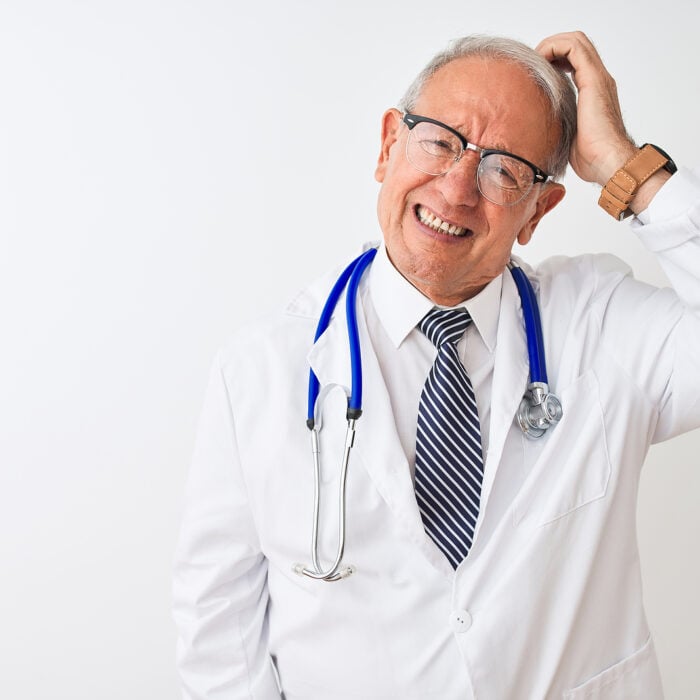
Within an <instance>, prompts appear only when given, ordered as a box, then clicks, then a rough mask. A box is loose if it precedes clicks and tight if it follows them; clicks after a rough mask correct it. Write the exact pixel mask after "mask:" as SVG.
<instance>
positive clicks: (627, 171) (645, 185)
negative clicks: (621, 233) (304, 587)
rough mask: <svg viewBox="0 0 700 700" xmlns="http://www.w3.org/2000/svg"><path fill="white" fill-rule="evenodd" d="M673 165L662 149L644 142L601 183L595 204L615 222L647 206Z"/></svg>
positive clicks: (674, 169) (670, 172) (671, 172)
mask: <svg viewBox="0 0 700 700" xmlns="http://www.w3.org/2000/svg"><path fill="white" fill-rule="evenodd" d="M674 172H676V165H675V163H674V162H673V160H671V158H670V156H669V155H668V154H667V153H666V152H665V151H663V149H661V148H659V147H658V146H654V145H652V144H646V143H645V144H644V146H642V148H639V149H635V150H634V151H633V153H632V157H631V158H629V159H628V160H627V161H626V162H625V163H624V164H623V165H621V166H620V167H619V168H618V169H617V170H616V171H615V172H614V173H613V175H612V177H610V179H609V180H607V182H606V183H605V185H604V186H603V189H602V190H601V192H600V199H599V200H598V204H599V205H600V206H601V207H602V208H603V209H605V211H606V212H608V214H610V215H611V216H612V217H613V218H615V219H617V220H618V221H622V220H623V219H624V218H626V217H627V216H629V215H630V214H632V213H635V214H636V213H638V212H640V211H642V210H643V209H646V207H647V206H648V204H649V202H650V201H651V200H652V198H653V197H654V195H655V194H656V192H657V191H658V190H659V189H660V188H661V186H662V185H663V184H664V182H665V181H666V180H667V179H668V178H669V177H670V176H671V175H672V174H673V173H674Z"/></svg>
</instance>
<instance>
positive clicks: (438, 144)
mask: <svg viewBox="0 0 700 700" xmlns="http://www.w3.org/2000/svg"><path fill="white" fill-rule="evenodd" d="M419 143H420V146H421V148H422V149H423V150H424V151H425V152H426V153H429V154H430V155H431V156H436V157H437V158H453V157H455V156H456V155H457V154H458V151H457V149H456V148H455V146H454V144H452V143H451V142H450V141H448V140H447V139H421V140H420V142H419Z"/></svg>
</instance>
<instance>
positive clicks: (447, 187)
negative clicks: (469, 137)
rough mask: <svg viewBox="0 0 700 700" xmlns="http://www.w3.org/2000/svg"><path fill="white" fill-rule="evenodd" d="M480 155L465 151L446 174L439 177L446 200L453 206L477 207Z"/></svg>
mask: <svg viewBox="0 0 700 700" xmlns="http://www.w3.org/2000/svg"><path fill="white" fill-rule="evenodd" d="M478 167H479V155H478V154H477V153H472V152H470V151H465V152H464V153H463V154H462V157H461V158H460V159H459V160H458V161H457V162H456V163H455V164H454V165H453V166H452V168H451V169H450V170H448V171H447V172H446V173H445V174H444V175H441V176H440V177H439V178H438V182H439V187H440V190H441V192H442V194H443V197H444V198H445V200H446V201H447V202H448V203H449V204H452V205H453V206H468V207H475V206H476V205H477V203H478V201H479V197H480V194H479V188H478V186H477V184H476V171H477V169H478Z"/></svg>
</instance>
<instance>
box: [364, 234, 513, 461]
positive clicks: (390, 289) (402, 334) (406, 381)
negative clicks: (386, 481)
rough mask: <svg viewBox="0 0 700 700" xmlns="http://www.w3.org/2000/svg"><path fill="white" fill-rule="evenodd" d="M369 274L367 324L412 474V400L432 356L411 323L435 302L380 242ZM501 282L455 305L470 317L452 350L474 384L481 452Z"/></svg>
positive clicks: (414, 411)
mask: <svg viewBox="0 0 700 700" xmlns="http://www.w3.org/2000/svg"><path fill="white" fill-rule="evenodd" d="M369 276H370V279H369V289H370V293H369V294H368V301H367V308H366V320H367V327H368V330H369V334H370V336H371V338H372V343H373V344H374V346H375V348H376V351H377V357H378V360H379V365H380V367H381V371H382V375H383V377H384V380H385V382H386V387H387V390H388V392H389V400H390V402H391V406H392V409H393V413H394V417H395V420H396V430H397V432H398V435H399V439H400V441H401V445H402V447H403V449H404V452H405V454H406V459H407V460H408V463H409V465H410V467H411V473H413V468H414V464H415V457H416V428H417V420H418V404H419V402H420V396H421V392H422V390H423V385H424V384H425V379H426V377H427V376H428V372H429V371H430V368H431V367H432V365H433V362H434V361H435V356H436V355H437V349H436V348H435V346H434V345H433V344H432V343H431V342H430V341H429V340H428V339H427V338H426V337H425V335H423V333H421V331H420V330H419V329H418V328H417V326H418V324H419V323H420V321H421V319H422V318H423V317H424V316H425V315H426V314H427V313H428V312H429V311H430V310H431V309H432V308H433V307H434V306H437V305H436V304H434V303H433V302H432V301H431V300H430V299H428V297H426V296H425V295H424V294H423V293H421V292H420V291H419V290H418V289H416V288H415V287H414V286H413V285H412V284H411V283H410V282H408V280H406V279H405V278H404V277H403V276H402V275H401V274H400V273H399V272H398V271H397V270H396V268H395V267H394V266H393V264H392V263H391V261H390V260H389V257H388V255H387V251H386V248H385V247H384V245H383V244H382V245H381V246H380V248H379V251H378V252H377V256H376V258H375V259H374V262H373V263H372V267H371V268H370V272H369ZM501 286H502V275H499V276H498V277H496V279H494V280H492V281H491V282H490V283H489V284H488V285H487V286H486V287H485V288H484V289H483V290H482V291H481V292H480V293H479V294H477V295H476V296H475V297H472V298H471V299H467V300H466V301H464V302H462V303H461V304H458V305H457V306H462V307H464V308H465V309H466V310H467V311H468V312H469V315H470V316H471V318H472V324H470V326H469V327H468V328H467V331H466V333H465V334H464V336H463V337H462V338H461V339H460V341H459V342H458V344H457V351H458V353H459V357H460V359H461V361H462V363H463V364H464V366H465V367H466V369H467V372H468V374H469V378H470V379H471V382H472V386H473V387H474V393H475V395H476V404H477V408H478V410H479V422H480V424H481V442H482V450H483V452H484V453H486V451H487V450H488V434H489V423H490V415H491V411H490V404H491V383H492V380H493V358H494V352H495V348H496V331H497V329H498V315H499V309H500V301H501ZM440 308H444V307H440Z"/></svg>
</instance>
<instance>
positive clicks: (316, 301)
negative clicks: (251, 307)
mask: <svg viewBox="0 0 700 700" xmlns="http://www.w3.org/2000/svg"><path fill="white" fill-rule="evenodd" d="M344 267H345V265H343V264H341V265H338V266H336V267H335V268H333V269H331V270H328V271H327V272H326V273H325V274H323V275H322V276H320V277H319V278H317V279H316V280H314V281H313V282H311V284H309V285H307V286H305V287H304V288H302V289H301V290H299V292H297V294H295V295H294V296H293V297H292V298H291V299H290V300H288V301H287V302H286V303H284V304H283V305H281V306H280V307H279V308H278V309H275V310H273V311H272V312H268V313H265V314H262V315H261V316H259V317H257V318H256V319H254V320H251V321H248V322H247V323H244V324H242V325H241V326H239V327H238V328H237V329H236V330H235V331H234V332H233V333H231V335H230V336H229V338H228V339H227V341H226V342H225V343H224V345H223V346H222V348H221V349H220V350H219V353H218V362H219V364H220V366H221V368H222V370H223V371H224V374H228V373H229V372H234V371H235V372H236V373H238V374H240V373H241V371H242V369H243V368H245V367H250V366H251V365H257V366H260V365H261V364H266V363H270V362H284V363H287V362H288V361H290V360H292V361H301V362H303V361H304V358H305V356H306V354H307V353H308V351H309V349H310V348H311V346H312V345H313V342H314V334H315V329H316V326H317V324H318V320H319V317H320V315H321V311H322V310H323V306H324V304H325V302H326V299H327V297H328V293H329V291H330V289H331V288H332V287H333V284H334V283H335V281H336V279H337V278H338V276H339V275H340V273H341V272H342V270H343V269H344ZM299 358H301V360H300V359H299Z"/></svg>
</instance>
